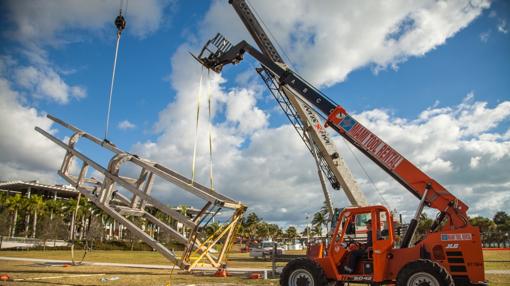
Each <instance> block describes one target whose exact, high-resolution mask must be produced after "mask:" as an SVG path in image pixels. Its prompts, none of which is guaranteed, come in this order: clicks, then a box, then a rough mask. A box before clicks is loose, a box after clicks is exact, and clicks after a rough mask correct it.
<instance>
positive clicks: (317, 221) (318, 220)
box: [312, 211, 327, 236]
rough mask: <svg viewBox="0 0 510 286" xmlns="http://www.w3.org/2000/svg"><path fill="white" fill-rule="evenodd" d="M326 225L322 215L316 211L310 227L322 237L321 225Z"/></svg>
mask: <svg viewBox="0 0 510 286" xmlns="http://www.w3.org/2000/svg"><path fill="white" fill-rule="evenodd" d="M323 224H327V221H326V217H325V216H324V213H322V212H320V211H318V212H316V213H315V214H314V215H313V219H312V226H313V227H314V228H315V229H316V230H318V231H319V235H320V236H322V225H323Z"/></svg>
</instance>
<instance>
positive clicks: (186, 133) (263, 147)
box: [133, 45, 510, 224]
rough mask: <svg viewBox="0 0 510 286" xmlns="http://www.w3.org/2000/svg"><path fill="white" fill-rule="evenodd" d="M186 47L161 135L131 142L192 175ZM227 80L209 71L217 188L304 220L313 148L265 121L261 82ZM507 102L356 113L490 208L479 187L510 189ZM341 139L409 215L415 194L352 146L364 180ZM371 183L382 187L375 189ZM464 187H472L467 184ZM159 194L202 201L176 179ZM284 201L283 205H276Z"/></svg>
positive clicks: (193, 85) (267, 213) (203, 138)
mask: <svg viewBox="0 0 510 286" xmlns="http://www.w3.org/2000/svg"><path fill="white" fill-rule="evenodd" d="M188 49H189V48H188V47H187V46H186V45H184V46H182V47H181V48H179V50H178V52H177V53H176V54H175V55H174V56H173V58H172V66H173V69H174V70H175V69H176V68H177V67H189V68H187V69H182V68H181V69H179V73H174V74H172V76H171V82H172V86H173V87H174V88H175V89H176V92H177V97H176V98H175V100H174V101H173V102H172V103H170V104H169V105H168V106H167V107H166V108H165V109H164V110H163V111H162V112H161V113H160V117H159V121H158V123H157V124H156V129H157V131H158V132H159V133H160V135H159V137H158V138H157V139H156V140H155V141H150V142H141V143H139V144H137V145H136V146H135V147H134V148H133V150H134V152H135V153H137V154H139V155H141V156H146V157H149V158H151V159H153V160H156V161H159V162H162V163H164V164H165V165H167V166H169V167H170V168H172V169H175V170H177V171H179V172H181V173H182V174H184V175H187V176H190V175H191V158H192V154H193V150H192V148H193V142H194V138H195V129H194V126H195V125H194V124H195V116H196V113H195V112H196V106H195V105H194V104H189V103H190V102H195V101H196V98H197V93H198V91H199V84H198V82H199V79H200V74H201V71H200V67H199V66H198V65H197V64H196V63H194V62H193V60H192V59H191V58H190V57H189V55H187V54H186V51H187V50H188ZM224 81H225V80H224V79H222V78H221V77H220V76H218V75H213V76H212V78H211V85H210V90H211V92H212V100H213V101H212V102H213V117H214V122H215V124H214V126H213V137H214V158H215V160H214V174H215V187H216V189H217V191H219V192H221V193H224V194H226V195H229V196H231V197H233V198H235V199H238V200H241V201H243V202H245V203H246V204H248V206H249V209H250V210H251V211H256V212H257V213H258V214H259V215H261V216H262V217H264V218H265V219H268V220H271V221H274V222H280V223H284V224H302V223H304V215H303V213H304V212H309V213H313V212H314V211H316V210H317V209H319V208H320V206H321V205H322V201H323V196H322V192H321V190H320V184H319V182H318V177H317V173H316V168H315V165H314V162H313V159H312V157H311V156H310V154H309V152H308V150H307V149H306V147H305V146H304V144H303V143H302V142H301V140H300V139H299V137H298V136H297V134H296V133H295V130H294V129H293V128H292V126H290V125H282V126H279V127H269V126H268V125H267V117H268V116H269V115H268V114H267V113H266V112H265V111H264V110H261V109H259V108H258V107H257V106H258V105H259V104H260V102H259V101H260V98H258V96H257V94H258V93H257V91H255V90H257V89H258V88H259V87H255V89H250V88H236V87H234V88H230V89H228V90H224V89H223V88H222V84H223V83H224ZM204 86H205V83H204ZM201 106H202V107H203V109H202V110H204V109H205V108H204V107H205V106H207V102H206V98H205V96H202V102H201ZM509 106H510V102H508V101H503V102H501V103H499V104H497V105H496V106H494V107H489V105H488V104H487V103H486V102H481V101H476V100H475V96H474V93H472V92H471V93H469V94H468V95H467V96H466V98H465V99H464V100H463V101H462V102H461V103H459V104H458V105H457V106H449V107H448V106H447V107H442V106H439V104H437V103H435V104H434V106H432V107H429V108H427V109H426V110H424V111H423V112H422V113H420V114H419V115H418V116H417V118H415V119H404V118H398V117H395V116H394V115H393V114H392V113H391V112H389V111H387V110H380V109H373V110H367V111H364V112H361V113H360V114H357V115H355V116H356V118H357V119H358V120H360V121H362V122H363V123H364V124H365V125H366V126H367V127H368V128H369V129H371V130H372V131H373V132H375V133H376V134H378V135H379V136H381V137H382V138H383V139H384V140H386V141H387V142H389V143H390V144H391V145H392V146H394V147H395V148H396V149H397V150H399V152H401V153H402V154H404V155H405V156H406V157H408V158H409V159H410V160H411V161H412V162H413V163H415V164H416V165H418V166H419V167H420V168H421V169H422V170H424V171H426V172H427V173H428V174H430V175H431V176H432V177H433V178H435V179H437V180H438V181H439V182H441V183H442V184H444V185H445V186H446V187H447V189H449V190H450V191H451V192H452V193H454V194H455V195H457V196H458V197H459V198H461V199H462V200H463V201H465V202H467V203H468V205H471V206H472V208H473V212H475V213H480V214H483V215H491V211H492V210H491V209H483V208H482V206H481V205H480V204H479V203H478V200H479V199H480V192H485V191H486V190H487V188H488V186H489V185H490V186H498V187H499V189H496V187H492V188H493V189H491V191H490V193H493V192H496V193H499V192H507V191H509V189H508V184H510V181H509V180H510V179H509V178H508V176H507V174H506V172H505V168H504V167H503V165H504V164H509V163H510V156H509V155H508V154H510V142H509V141H508V138H507V139H505V138H506V137H505V136H506V134H507V133H508V131H507V130H505V131H503V132H501V131H498V130H499V129H501V126H505V125H504V124H506V122H507V121H508V119H509V118H510V110H509ZM201 115H202V116H201V118H200V127H199V128H200V129H199V132H198V134H199V141H198V143H199V145H198V146H199V147H198V149H199V152H198V156H197V162H198V163H197V171H196V172H197V178H198V180H199V181H200V182H202V183H204V184H207V182H208V170H209V169H208V168H209V165H208V164H209V162H208V145H207V112H204V111H203V112H202V113H201ZM254 118H255V120H254ZM335 140H337V142H338V145H339V149H340V150H341V152H342V154H344V157H345V158H346V160H347V162H348V165H349V166H351V169H352V171H353V173H354V175H355V176H356V178H357V179H358V181H359V183H360V186H361V188H362V190H363V191H364V192H365V194H366V195H367V197H368V198H369V200H370V201H371V202H373V203H377V202H379V203H385V202H389V204H390V205H389V206H390V207H391V208H397V209H398V210H399V211H400V212H402V213H403V214H404V215H406V216H408V215H412V214H413V211H414V209H415V204H413V203H410V202H416V204H417V202H418V201H417V200H416V199H413V196H412V195H411V194H409V193H408V192H407V191H406V190H405V189H403V188H402V187H401V186H399V184H398V183H397V182H395V181H394V180H393V179H391V178H390V177H389V176H388V175H387V174H385V173H384V172H383V171H382V170H380V168H379V167H377V166H376V165H375V164H373V163H371V162H370V161H369V160H368V159H366V158H364V157H363V156H362V155H361V154H360V153H359V152H356V151H355V152H354V154H357V156H358V160H361V164H362V165H363V168H365V170H366V172H367V173H368V174H369V175H370V177H371V179H370V180H369V179H367V177H366V175H365V172H364V171H363V170H362V169H361V168H360V166H359V165H358V163H357V162H356V161H357V160H356V159H355V158H354V157H353V155H352V154H351V152H350V151H348V149H347V148H346V146H345V144H343V143H340V142H342V140H340V138H339V137H338V136H336V137H335ZM351 148H352V147H351ZM473 158H475V159H473ZM466 176H468V177H469V178H466ZM372 182H373V184H372ZM374 185H375V188H377V190H378V191H374ZM466 188H471V190H472V191H471V192H468V193H466V192H464V189H466ZM170 190H171V191H170ZM170 194H171V195H170ZM157 195H158V196H160V197H161V198H162V199H163V200H165V198H169V197H172V198H173V199H172V200H176V198H185V199H186V200H188V202H190V204H192V205H193V204H194V203H196V201H195V202H193V199H192V198H191V197H185V196H184V195H182V192H181V191H178V190H176V189H172V188H165V195H163V188H162V187H160V192H158V193H157ZM332 196H333V199H334V201H335V204H336V205H337V206H345V205H347V204H348V202H347V200H346V198H345V196H344V195H343V194H342V193H341V192H336V191H335V192H333V194H332ZM381 196H382V198H381ZM170 203H172V201H170ZM509 204H510V201H508V200H507V201H503V202H502V203H500V205H501V208H503V209H504V208H505V207H510V205H509ZM282 209H285V210H287V211H286V212H283V211H280V210H282Z"/></svg>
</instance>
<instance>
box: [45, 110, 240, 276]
mask: <svg viewBox="0 0 510 286" xmlns="http://www.w3.org/2000/svg"><path fill="white" fill-rule="evenodd" d="M48 118H49V119H51V120H53V121H54V122H56V123H58V124H60V125H62V126H63V127H65V128H67V129H69V130H71V131H72V132H74V133H73V135H72V136H71V137H70V138H69V141H68V143H65V142H63V141H61V140H59V139H58V138H56V137H54V136H53V135H51V134H49V133H48V132H46V131H44V130H42V129H41V128H39V127H36V128H35V129H36V131H37V132H39V133H41V134H42V135H44V136H45V137H47V138H48V139H50V140H51V141H53V142H54V143H56V144H57V145H58V146H60V147H62V148H63V149H65V150H66V154H65V156H64V159H63V162H62V166H61V168H60V170H59V171H58V174H59V175H60V176H61V177H62V178H64V179H65V180H66V181H67V182H68V183H70V184H71V185H73V186H74V187H75V188H76V189H77V190H78V191H79V192H80V193H81V194H83V195H84V196H85V197H86V198H87V199H88V200H89V201H91V202H92V203H94V204H95V205H96V206H97V207H99V208H100V209H102V210H103V211H104V212H106V213H107V214H108V215H110V216H111V217H112V218H113V219H115V220H116V221H117V222H119V223H120V224H122V225H123V226H125V227H126V228H127V229H128V230H129V231H131V233H133V234H134V235H136V236H137V237H138V238H139V239H141V240H143V241H144V242H145V243H147V244H148V245H150V246H151V247H152V248H154V249H155V250H156V251H158V252H159V253H161V254H162V255H163V256H165V257H166V258H167V259H168V260H170V261H171V262H172V263H174V264H175V265H177V266H178V267H180V268H181V269H187V270H192V269H193V268H194V267H196V266H197V265H199V263H200V264H201V265H202V264H203V263H205V264H208V265H210V266H212V267H216V268H217V267H221V265H222V264H223V262H224V261H225V255H226V253H227V251H228V248H229V247H230V246H231V244H232V243H233V240H234V239H235V234H236V231H237V227H238V224H239V222H240V220H241V218H242V215H243V213H244V212H245V210H246V206H245V205H243V204H242V203H241V202H237V201H234V200H233V199H231V198H228V197H226V196H224V195H222V194H220V193H217V192H216V191H214V190H211V189H209V188H207V187H205V186H203V185H201V184H199V183H196V182H192V181H191V180H190V179H188V178H186V177H185V176H182V175H180V174H178V173H177V172H175V171H172V170H170V169H168V168H166V167H164V166H162V165H160V164H158V163H156V162H153V161H150V160H146V159H143V158H140V157H138V156H137V155H134V154H130V153H128V152H125V151H123V150H121V149H119V148H117V147H116V146H115V145H113V144H111V143H110V142H108V141H106V140H100V139H98V138H96V137H94V136H92V135H91V134H89V133H86V132H84V131H82V130H80V129H78V128H76V127H74V126H72V125H70V124H68V123H66V122H64V121H62V120H60V119H58V118H56V117H53V116H51V115H48ZM82 138H83V139H88V140H89V141H91V142H93V143H95V144H97V145H100V146H101V147H103V148H105V149H107V150H109V151H111V152H113V154H114V156H113V157H112V158H111V159H110V161H109V163H108V166H107V167H103V166H101V164H99V163H97V162H95V161H93V160H92V159H90V158H88V157H87V156H85V155H84V154H83V153H81V152H79V151H78V150H76V148H75V145H76V143H77V142H78V140H79V139H82ZM80 162H81V167H80V168H79V172H78V175H73V174H72V171H73V164H76V163H80ZM128 162H129V163H132V164H134V165H135V166H136V167H138V168H139V169H140V173H139V176H138V177H137V178H131V177H126V176H120V174H119V172H120V170H121V167H123V166H124V165H126V163H128ZM130 166H132V165H131V164H130ZM89 167H91V168H93V169H94V170H95V171H96V172H99V173H101V174H102V175H103V176H104V179H103V180H102V181H99V180H97V179H95V178H93V177H88V176H87V174H88V173H89V172H88V171H89ZM156 177H159V178H160V179H163V180H165V181H167V182H170V183H172V184H174V185H176V186H178V187H180V188H182V189H183V190H185V191H187V192H189V193H190V194H193V195H195V196H197V197H198V198H200V199H202V200H205V201H206V203H205V205H204V206H203V207H202V209H201V210H200V212H199V213H198V214H196V215H195V217H188V216H186V215H185V214H181V213H180V212H179V211H176V210H175V209H172V208H170V207H168V206H167V205H165V204H164V203H162V202H161V201H159V200H157V199H156V198H154V197H153V196H151V191H152V188H153V185H154V180H155V179H156ZM119 187H121V188H123V189H125V190H126V191H127V193H128V194H129V195H127V196H125V195H123V194H121V193H120V192H117V188H119ZM114 197H115V198H116V199H118V200H120V201H121V205H117V204H115V205H113V204H110V202H111V201H112V199H113V198H114ZM149 207H150V208H151V209H154V208H155V209H158V210H159V211H161V212H162V213H164V214H166V215H168V216H169V217H170V218H172V219H173V220H174V221H176V222H179V223H181V224H182V225H183V226H184V227H186V228H188V229H190V230H191V231H189V233H188V234H181V233H180V232H179V231H178V229H176V228H174V227H172V225H170V224H167V223H165V222H164V221H162V220H160V219H159V218H157V217H156V216H154V215H152V214H151V213H150V212H149V211H148V208H149ZM220 209H221V210H224V211H231V212H232V215H231V217H230V219H229V220H228V221H227V222H226V223H225V224H223V225H222V226H221V227H220V229H218V231H216V232H215V233H214V234H212V235H211V236H206V235H205V231H204V230H205V227H206V226H207V224H208V223H209V222H210V221H211V218H212V217H214V216H215V215H217V214H218V212H219V210H220ZM127 216H138V217H143V218H145V219H146V220H147V221H149V222H151V223H152V224H154V225H157V226H158V227H159V229H160V230H161V231H164V232H166V233H168V234H169V235H170V236H171V237H172V238H173V239H175V240H176V241H177V242H178V243H181V244H183V245H185V251H184V253H183V255H182V256H181V257H180V258H179V257H178V256H177V255H176V254H175V252H173V251H172V250H170V249H168V248H167V247H166V246H165V245H163V244H162V243H161V242H159V241H158V240H157V239H155V238H154V237H152V236H150V235H149V234H147V233H146V232H145V231H144V230H143V229H142V228H141V227H139V226H138V225H136V224H135V223H133V222H132V221H131V220H129V219H128V218H127ZM215 246H219V251H218V250H216V248H215ZM197 256H198V258H196V257H197Z"/></svg>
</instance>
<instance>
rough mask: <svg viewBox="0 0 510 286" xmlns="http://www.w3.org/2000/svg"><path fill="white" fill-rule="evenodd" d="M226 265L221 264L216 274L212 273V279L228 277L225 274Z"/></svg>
mask: <svg viewBox="0 0 510 286" xmlns="http://www.w3.org/2000/svg"><path fill="white" fill-rule="evenodd" d="M226 268H227V265H225V264H223V265H221V266H220V268H218V270H217V271H216V273H214V277H227V276H228V273H227V269H226Z"/></svg>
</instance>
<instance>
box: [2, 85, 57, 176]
mask: <svg viewBox="0 0 510 286" xmlns="http://www.w3.org/2000/svg"><path fill="white" fill-rule="evenodd" d="M19 97H20V95H19V94H17V93H16V92H15V91H13V90H12V89H11V87H10V85H9V82H8V81H7V80H6V79H4V78H1V77H0V137H1V138H2V140H0V174H1V175H0V180H19V179H22V180H34V179H37V180H41V181H45V182H49V183H54V182H55V180H56V177H57V176H56V170H57V169H58V167H59V164H60V162H61V160H62V158H63V157H62V156H63V155H64V151H63V149H61V148H59V147H57V146H56V145H55V144H53V143H52V142H51V141H49V140H47V139H45V138H44V137H43V136H42V135H40V134H38V133H37V132H36V131H35V130H34V127H35V126H39V127H41V128H43V129H45V130H48V131H50V133H54V132H55V130H53V129H52V128H51V127H52V124H51V121H50V120H49V119H47V118H46V117H44V116H43V115H40V114H39V113H38V112H37V110H36V109H34V108H30V107H25V106H23V105H21V104H20V103H19V102H18V98H19Z"/></svg>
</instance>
